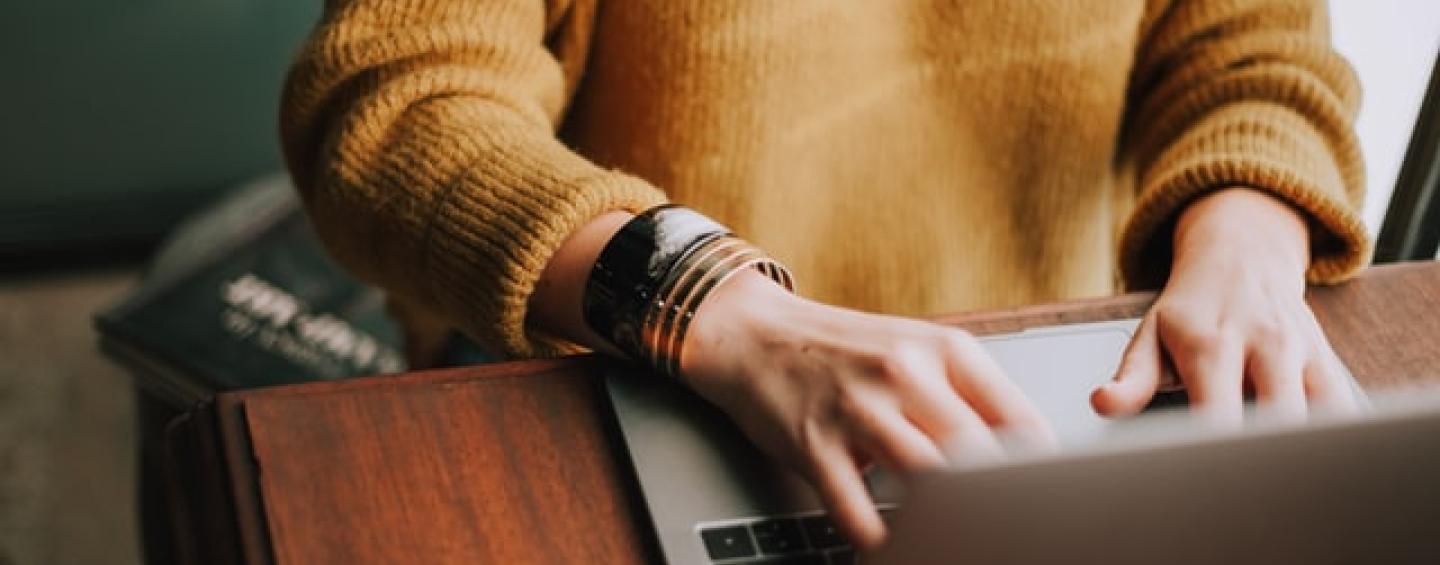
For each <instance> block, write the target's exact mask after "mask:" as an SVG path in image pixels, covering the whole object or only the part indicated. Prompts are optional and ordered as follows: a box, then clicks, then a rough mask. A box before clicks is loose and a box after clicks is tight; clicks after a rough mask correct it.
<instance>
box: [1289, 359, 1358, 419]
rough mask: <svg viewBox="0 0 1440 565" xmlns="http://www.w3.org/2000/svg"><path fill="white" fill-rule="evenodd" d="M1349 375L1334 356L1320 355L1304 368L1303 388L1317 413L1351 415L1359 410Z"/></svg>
mask: <svg viewBox="0 0 1440 565" xmlns="http://www.w3.org/2000/svg"><path fill="white" fill-rule="evenodd" d="M1353 386H1354V385H1352V384H1351V382H1350V375H1349V373H1348V372H1346V371H1345V369H1344V367H1343V366H1342V365H1341V364H1340V360H1339V359H1338V358H1335V357H1334V354H1333V353H1332V354H1329V355H1321V356H1319V357H1317V358H1315V359H1312V360H1311V361H1310V362H1309V363H1308V364H1307V365H1306V366H1305V374H1304V377H1303V388H1304V390H1305V394H1306V396H1307V397H1308V398H1309V399H1310V403H1311V404H1313V405H1314V407H1315V408H1316V410H1317V411H1321V412H1327V413H1332V414H1352V413H1354V412H1355V411H1357V410H1359V409H1360V406H1359V402H1358V400H1357V399H1356V398H1355V390H1354V388H1353Z"/></svg>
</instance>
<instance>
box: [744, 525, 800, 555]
mask: <svg viewBox="0 0 1440 565" xmlns="http://www.w3.org/2000/svg"><path fill="white" fill-rule="evenodd" d="M750 530H751V531H753V532H755V544H756V545H758V546H760V551H763V552H765V553H767V554H770V555H774V554H778V553H794V552H796V551H800V550H802V549H805V538H804V536H803V535H802V534H801V533H800V522H799V521H798V520H795V519H792V518H778V519H774V520H762V521H759V522H755V523H754V524H750Z"/></svg>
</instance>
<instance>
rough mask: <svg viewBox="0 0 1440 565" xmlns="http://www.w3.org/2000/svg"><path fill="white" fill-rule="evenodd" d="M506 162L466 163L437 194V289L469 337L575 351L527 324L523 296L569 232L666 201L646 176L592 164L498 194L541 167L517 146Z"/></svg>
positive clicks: (549, 351) (429, 266)
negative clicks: (498, 165)
mask: <svg viewBox="0 0 1440 565" xmlns="http://www.w3.org/2000/svg"><path fill="white" fill-rule="evenodd" d="M511 157H512V159H510V160H507V161H504V162H507V163H509V164H510V165H511V166H513V167H515V168H514V170H512V171H505V170H485V171H479V170H474V169H472V170H470V171H469V172H467V173H466V174H465V175H464V176H463V177H461V179H460V180H459V181H458V182H457V184H456V186H454V187H452V188H451V189H450V190H449V191H448V192H447V193H446V194H444V195H443V196H442V197H441V200H440V202H439V203H438V206H437V209H436V212H435V215H434V218H435V221H434V222H433V224H432V225H433V227H432V228H431V231H430V232H429V233H428V234H427V240H428V241H427V245H426V250H427V251H426V257H425V265H426V267H425V269H424V271H425V272H427V273H428V274H429V275H430V276H431V277H432V281H431V284H432V285H433V289H434V292H435V294H436V296H437V297H438V298H440V299H441V300H442V301H443V302H445V303H446V304H444V305H445V306H446V307H447V308H450V309H452V312H454V313H455V315H452V316H451V318H452V319H455V320H458V321H459V322H460V324H461V329H462V330H464V331H465V332H466V333H467V334H469V335H470V336H471V337H473V338H475V339H476V340H478V341H479V342H480V343H482V344H485V345H486V346H487V347H489V348H491V349H494V350H496V351H495V353H498V354H501V355H503V356H506V357H510V358H531V357H554V356H558V355H564V354H569V353H574V352H578V351H581V348H580V347H579V346H577V345H575V344H573V343H570V342H567V341H563V340H560V339H557V338H554V337H551V336H548V335H545V334H543V333H541V332H538V331H534V330H532V329H530V328H528V327H527V326H526V324H525V317H526V313H527V303H528V301H529V300H530V296H531V294H532V293H534V291H535V284H536V282H537V281H538V280H539V278H540V273H541V271H542V270H544V268H545V265H546V263H547V262H548V261H549V260H550V257H551V256H553V255H554V254H555V251H556V250H557V249H559V247H560V244H561V243H562V242H563V241H564V239H565V237H566V236H568V235H569V234H570V233H572V232H574V231H575V230H576V229H577V228H579V227H580V226H582V225H584V224H585V223H587V222H589V221H590V220H592V219H594V218H596V217H598V216H600V215H601V214H604V213H606V212H610V211H616V210H626V211H630V212H636V213H638V212H641V211H644V210H645V209H648V208H650V207H652V206H656V205H659V204H661V203H664V201H665V198H664V195H663V194H662V193H661V192H660V191H658V190H657V189H655V188H654V187H652V186H650V185H649V184H647V183H645V182H644V181H641V180H639V179H636V178H634V177H630V176H627V175H624V174H620V173H616V172H604V171H599V170H598V169H593V168H592V169H593V170H594V171H595V174H594V176H590V177H586V178H573V179H561V178H551V179H546V180H547V181H548V182H546V183H545V184H544V185H543V186H537V187H534V189H533V190H525V191H512V192H508V193H507V196H508V198H500V197H498V196H497V195H496V194H495V191H493V190H488V189H487V188H486V186H487V185H493V184H494V183H495V182H496V181H497V180H499V181H500V182H507V181H508V182H522V179H523V178H524V176H525V175H527V174H530V175H533V174H534V171H536V170H543V169H541V168H540V167H543V166H544V165H545V164H544V163H529V162H527V161H529V159H526V155H525V154H523V153H519V152H517V153H516V154H514V155H511Z"/></svg>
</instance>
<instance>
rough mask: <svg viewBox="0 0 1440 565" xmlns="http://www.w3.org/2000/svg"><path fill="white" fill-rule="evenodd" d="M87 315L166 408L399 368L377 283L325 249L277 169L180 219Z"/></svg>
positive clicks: (396, 335)
mask: <svg viewBox="0 0 1440 565" xmlns="http://www.w3.org/2000/svg"><path fill="white" fill-rule="evenodd" d="M95 321H96V325H97V327H98V329H99V331H100V334H101V340H100V344H101V349H102V350H103V351H104V352H105V353H106V354H107V355H109V356H110V357H112V358H114V359H116V360H117V361H119V362H121V363H123V364H125V365H128V366H129V367H131V369H132V370H133V372H134V373H135V376H136V379H137V384H139V386H140V387H141V388H142V389H144V390H146V391H147V392H149V393H151V394H154V395H156V396H157V397H159V398H160V399H161V400H163V401H164V402H165V403H166V404H169V405H172V406H174V407H176V408H188V407H190V406H194V405H195V404H197V403H199V402H203V401H205V400H207V399H209V398H210V397H212V396H213V395H214V394H215V393H217V392H222V391H227V390H236V389H246V388H254V387H262V386H273V385H281V384H290V383H299V382H310V381H318V380H334V379H341V378H346V377H351V376H358V375H369V374H379V373H393V372H399V371H403V370H405V368H406V365H405V360H404V357H403V355H402V353H401V351H402V350H403V345H402V343H403V342H402V337H401V333H400V328H399V327H398V325H397V324H396V323H395V322H394V321H393V320H391V319H390V318H389V317H388V315H387V314H386V311H385V300H384V295H383V294H382V293H381V291H380V290H379V289H376V288H374V287H371V286H369V285H366V284H364V283H362V282H360V281H358V280H356V279H355V278H354V277H352V276H351V275H349V274H348V273H347V272H346V271H345V270H344V269H343V268H341V267H340V266H339V265H338V264H336V263H335V262H334V261H333V260H332V259H331V258H330V257H329V256H328V255H327V254H326V252H325V249H324V247H323V245H322V244H321V242H320V241H319V239H318V237H317V236H316V235H315V233H314V231H313V230H312V229H311V226H310V223H309V221H308V220H307V218H306V216H305V214H304V210H303V209H302V207H301V205H300V202H299V198H298V196H297V195H296V194H295V191H294V189H293V188H292V187H291V186H290V184H289V181H288V179H286V178H285V177H284V176H283V175H277V176H273V177H268V178H264V179H261V180H258V181H256V182H253V183H249V184H247V185H245V186H242V187H240V188H238V189H236V190H235V191H234V192H232V193H230V194H229V195H227V196H226V197H225V198H223V199H222V200H221V201H220V202H218V203H217V204H216V205H215V206H213V207H211V208H209V209H206V210H205V211H202V212H200V213H199V214H198V215H196V216H195V217H194V218H192V219H190V220H188V221H186V222H184V223H183V224H182V225H181V226H180V227H179V228H178V229H177V230H176V231H175V232H174V234H173V235H172V236H171V237H170V238H169V239H168V240H167V242H166V243H165V244H164V245H163V246H162V248H161V249H160V250H159V251H158V252H157V253H156V255H155V257H154V259H153V260H152V262H151V265H150V268H149V270H148V272H147V273H146V275H145V277H144V278H143V280H142V282H141V284H140V287H139V288H138V289H137V290H136V291H135V292H134V293H132V294H131V295H130V296H128V297H126V298H125V299H123V300H122V301H121V302H120V303H119V304H117V305H115V306H113V307H110V308H108V309H106V310H104V311H102V312H100V313H99V314H97V315H96V319H95Z"/></svg>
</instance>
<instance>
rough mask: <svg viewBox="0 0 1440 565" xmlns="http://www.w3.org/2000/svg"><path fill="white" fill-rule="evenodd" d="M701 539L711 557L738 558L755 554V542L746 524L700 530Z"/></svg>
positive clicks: (717, 558)
mask: <svg viewBox="0 0 1440 565" xmlns="http://www.w3.org/2000/svg"><path fill="white" fill-rule="evenodd" d="M700 540H701V541H702V542H704V543H705V552H706V553H709V554H710V558H711V559H716V560H719V559H736V558H739V557H753V556H755V542H753V541H751V540H750V530H748V529H746V528H745V526H726V527H721V528H707V529H704V530H700Z"/></svg>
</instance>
